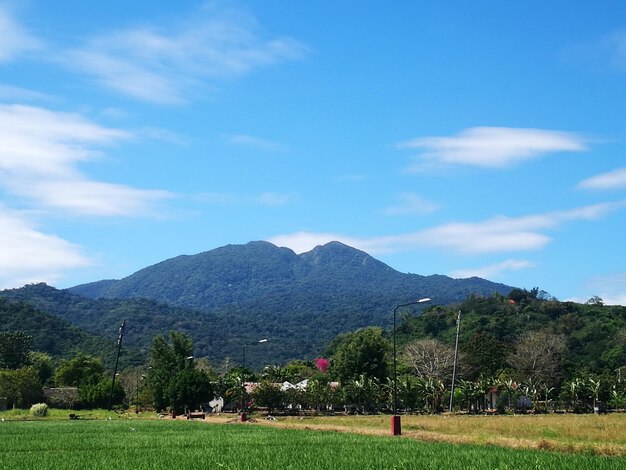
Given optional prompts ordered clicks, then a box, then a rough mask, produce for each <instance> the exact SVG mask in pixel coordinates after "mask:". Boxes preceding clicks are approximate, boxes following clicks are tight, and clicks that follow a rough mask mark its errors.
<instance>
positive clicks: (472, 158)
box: [399, 127, 587, 171]
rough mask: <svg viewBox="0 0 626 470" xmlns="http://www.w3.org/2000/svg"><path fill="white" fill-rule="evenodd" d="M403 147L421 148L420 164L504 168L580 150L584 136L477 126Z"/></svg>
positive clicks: (402, 146) (419, 139)
mask: <svg viewBox="0 0 626 470" xmlns="http://www.w3.org/2000/svg"><path fill="white" fill-rule="evenodd" d="M399 146H400V147H401V148H410V149H417V150H420V151H421V152H422V153H421V155H420V158H419V159H418V162H417V163H416V164H415V165H414V166H413V167H411V168H410V170H413V171H419V169H420V165H423V164H426V165H429V164H430V165H432V164H433V163H435V164H443V165H470V166H479V167H488V168H502V167H506V166H509V165H512V164H514V163H518V162H521V161H524V160H529V159H533V158H537V157H539V156H541V155H544V154H547V153H553V152H580V151H583V150H586V149H587V146H586V144H585V139H584V138H582V137H581V136H579V135H577V134H573V133H568V132H561V131H553V130H543V129H524V128H510V127H474V128H470V129H465V130H463V131H461V132H459V133H458V134H456V135H454V136H450V137H420V138H417V139H412V140H409V141H406V142H403V143H401V144H400V145H399Z"/></svg>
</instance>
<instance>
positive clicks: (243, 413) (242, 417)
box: [239, 338, 269, 423]
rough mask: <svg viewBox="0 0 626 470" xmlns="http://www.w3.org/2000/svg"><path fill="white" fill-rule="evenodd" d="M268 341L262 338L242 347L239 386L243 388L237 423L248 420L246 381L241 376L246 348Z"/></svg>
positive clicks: (244, 366)
mask: <svg viewBox="0 0 626 470" xmlns="http://www.w3.org/2000/svg"><path fill="white" fill-rule="evenodd" d="M268 341H269V340H268V339H267V338H263V339H260V340H258V341H256V342H254V343H249V344H244V345H243V353H242V355H241V369H242V370H241V373H242V376H241V378H242V380H241V382H242V383H241V385H242V386H243V400H242V403H241V414H240V415H239V421H241V422H242V423H243V422H245V421H247V420H248V417H247V415H246V394H247V391H246V381H245V378H244V376H243V374H244V372H245V368H246V348H247V347H248V346H254V345H256V344H262V343H267V342H268Z"/></svg>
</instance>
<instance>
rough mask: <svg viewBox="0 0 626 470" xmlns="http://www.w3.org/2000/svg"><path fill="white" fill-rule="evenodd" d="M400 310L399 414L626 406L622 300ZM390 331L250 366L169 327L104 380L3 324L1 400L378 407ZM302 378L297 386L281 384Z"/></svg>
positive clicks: (348, 337)
mask: <svg viewBox="0 0 626 470" xmlns="http://www.w3.org/2000/svg"><path fill="white" fill-rule="evenodd" d="M459 312H461V323H460V325H459V326H460V328H459V330H458V331H459V342H458V348H456V350H455V348H454V346H455V339H456V338H455V336H456V331H457V323H456V322H457V319H458V315H459ZM402 315H403V317H402V318H401V321H400V324H399V325H398V328H397V330H396V333H397V338H398V346H399V347H398V356H397V358H398V374H397V391H398V407H399V409H400V410H402V411H406V412H429V413H433V412H441V411H445V410H447V409H449V408H450V406H451V407H452V408H453V409H454V410H462V411H468V412H495V411H499V412H506V411H509V410H516V409H528V408H531V409H533V410H534V411H538V412H539V411H554V410H564V411H580V412H584V411H592V410H594V409H598V410H599V409H602V408H608V409H611V408H612V409H620V408H624V407H625V406H626V376H625V377H624V380H623V381H622V373H623V372H626V367H624V365H625V364H626V309H625V308H624V307H609V306H604V305H602V301H601V299H599V298H593V299H590V301H589V302H588V303H587V304H575V303H572V302H558V301H557V300H555V299H553V298H551V297H550V296H549V295H547V294H546V293H545V292H542V291H539V290H538V289H532V290H530V291H526V290H522V289H514V290H513V291H511V293H510V294H509V295H508V296H502V295H498V294H495V295H493V296H491V297H479V296H470V297H469V298H468V299H467V300H466V301H465V302H463V303H460V304H457V305H452V306H446V307H441V306H433V307H430V308H428V309H427V310H426V311H424V312H423V314H420V315H417V316H415V315H412V312H411V311H410V308H407V309H406V311H403V312H402ZM392 333H393V331H390V330H384V329H382V328H379V327H367V328H362V329H359V330H356V331H354V332H352V333H346V334H341V335H338V336H337V337H335V338H334V339H333V340H332V341H330V342H329V344H328V345H327V347H326V349H325V351H324V352H323V353H322V354H321V355H320V357H318V359H317V361H312V360H293V361H290V362H287V363H285V364H281V365H267V366H265V367H264V368H262V369H261V370H259V371H256V372H253V371H252V370H251V369H249V368H247V367H244V364H236V365H233V362H230V363H227V365H226V367H224V368H223V369H221V370H219V371H217V370H215V369H214V367H213V366H212V364H210V362H209V360H208V359H207V358H205V357H204V358H203V357H200V358H198V357H196V356H194V345H193V342H192V340H191V338H190V337H189V336H187V335H186V334H183V333H179V332H170V333H169V334H168V335H167V336H164V335H157V336H155V337H154V338H153V340H152V342H151V345H150V348H149V351H148V354H147V361H146V362H145V363H144V364H141V365H136V366H133V367H127V368H126V369H125V370H122V371H121V373H120V375H119V377H117V380H116V382H115V387H112V385H113V384H112V382H113V380H112V375H111V372H109V371H107V370H105V367H104V366H103V363H102V360H101V359H100V358H98V357H94V356H90V355H87V354H84V353H82V352H78V353H76V354H75V355H74V356H73V357H71V358H66V359H62V360H55V359H53V358H52V357H51V356H49V355H47V354H45V353H41V352H37V351H33V350H32V338H30V337H29V336H28V335H26V334H24V333H21V332H19V331H16V332H5V333H0V398H4V399H5V400H6V402H7V405H8V406H17V407H27V406H30V404H32V403H35V402H38V401H41V400H43V392H44V386H45V387H57V388H58V387H71V388H74V389H76V395H75V396H72V402H71V406H75V407H106V405H107V404H108V403H112V404H114V405H116V406H127V407H128V406H135V408H137V409H140V408H141V409H144V408H150V409H154V410H157V411H176V412H179V413H180V412H183V411H185V410H187V409H197V408H199V407H203V406H206V405H207V404H208V402H209V401H211V400H212V399H213V398H215V397H218V396H220V397H223V398H224V399H225V401H226V402H227V403H230V405H231V408H232V409H243V408H246V407H249V406H259V407H263V408H267V409H271V410H283V411H285V412H287V411H292V412H293V411H295V410H300V409H313V410H318V411H324V410H335V411H337V410H342V411H354V412H384V411H388V410H390V409H391V397H392V390H393V378H394V377H393V376H392V367H391V365H392V361H393V357H392V347H391V344H392ZM267 347H269V348H271V347H272V346H271V344H270V345H268V346H267ZM257 349H259V348H257ZM257 352H259V351H257ZM234 362H237V361H234ZM320 364H324V366H323V367H322V366H320ZM453 370H454V372H455V381H454V383H453V382H452V374H453ZM305 380H306V381H307V383H306V387H304V386H301V387H285V386H283V385H282V384H283V383H284V382H290V383H291V384H297V383H300V382H302V381H305ZM252 382H253V383H255V384H256V386H255V388H254V389H253V390H251V391H249V390H248V388H249V386H248V388H246V383H252ZM453 385H454V386H453ZM68 404H69V403H68Z"/></svg>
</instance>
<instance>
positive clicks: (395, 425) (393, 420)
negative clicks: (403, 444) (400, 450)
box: [391, 415, 402, 436]
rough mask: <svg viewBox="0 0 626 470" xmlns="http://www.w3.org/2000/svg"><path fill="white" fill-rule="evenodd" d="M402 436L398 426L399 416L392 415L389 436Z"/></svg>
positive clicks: (400, 428)
mask: <svg viewBox="0 0 626 470" xmlns="http://www.w3.org/2000/svg"><path fill="white" fill-rule="evenodd" d="M400 434H402V426H401V424H400V416H396V415H393V416H392V417H391V435H392V436H399V435H400Z"/></svg>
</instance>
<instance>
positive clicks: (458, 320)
mask: <svg viewBox="0 0 626 470" xmlns="http://www.w3.org/2000/svg"><path fill="white" fill-rule="evenodd" d="M460 330H461V311H460V310H459V311H458V312H457V317H456V340H455V342H454V363H453V366H452V386H451V388H450V413H452V401H453V400H454V380H455V379H456V360H457V358H458V355H459V332H460Z"/></svg>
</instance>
